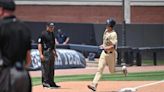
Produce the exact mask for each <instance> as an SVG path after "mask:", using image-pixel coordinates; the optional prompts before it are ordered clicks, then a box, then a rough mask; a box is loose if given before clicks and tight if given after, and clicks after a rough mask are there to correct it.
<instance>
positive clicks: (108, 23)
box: [106, 18, 116, 27]
mask: <svg viewBox="0 0 164 92" xmlns="http://www.w3.org/2000/svg"><path fill="white" fill-rule="evenodd" d="M115 24H116V22H115V20H113V19H111V18H110V19H107V20H106V25H107V26H110V27H114V26H115Z"/></svg>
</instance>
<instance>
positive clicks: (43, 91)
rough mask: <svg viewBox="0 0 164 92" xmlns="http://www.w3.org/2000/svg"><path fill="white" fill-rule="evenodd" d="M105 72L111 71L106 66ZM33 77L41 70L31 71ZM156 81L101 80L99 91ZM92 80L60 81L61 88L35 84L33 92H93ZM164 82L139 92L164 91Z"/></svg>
mask: <svg viewBox="0 0 164 92" xmlns="http://www.w3.org/2000/svg"><path fill="white" fill-rule="evenodd" d="M96 70H97V68H96V67H87V68H85V69H63V70H56V71H55V73H56V75H78V74H95V72H96ZM128 70H129V72H146V71H159V70H164V66H141V67H137V66H133V67H128ZM104 73H109V71H108V69H107V68H105V70H104ZM30 75H31V76H32V77H38V76H41V72H40V71H33V72H30ZM152 82H155V81H100V82H99V86H98V89H97V92H118V91H119V90H120V89H122V88H127V87H137V86H141V85H145V84H149V83H152ZM90 83H91V81H78V82H59V83H58V84H59V85H61V88H60V89H48V88H43V87H42V86H41V85H39V86H34V87H33V91H32V92H91V91H90V90H89V89H88V88H87V85H88V84H90ZM163 90H164V82H163V83H158V84H155V85H151V86H147V87H143V88H139V89H138V90H137V92H163Z"/></svg>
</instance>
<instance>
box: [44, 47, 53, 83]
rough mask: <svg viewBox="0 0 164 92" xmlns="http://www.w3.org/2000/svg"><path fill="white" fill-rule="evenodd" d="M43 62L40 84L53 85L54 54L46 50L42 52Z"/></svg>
mask: <svg viewBox="0 0 164 92" xmlns="http://www.w3.org/2000/svg"><path fill="white" fill-rule="evenodd" d="M43 54H44V57H45V61H42V63H41V64H42V65H41V70H42V83H46V84H50V85H51V84H54V61H55V57H54V53H53V51H52V50H47V51H44V52H43Z"/></svg>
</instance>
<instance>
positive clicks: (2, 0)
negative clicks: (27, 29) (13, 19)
mask: <svg viewBox="0 0 164 92" xmlns="http://www.w3.org/2000/svg"><path fill="white" fill-rule="evenodd" d="M15 6H16V5H15V2H14V0H0V7H3V8H4V9H6V10H11V11H14V10H15Z"/></svg>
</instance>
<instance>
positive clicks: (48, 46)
mask: <svg viewBox="0 0 164 92" xmlns="http://www.w3.org/2000/svg"><path fill="white" fill-rule="evenodd" d="M54 30H55V25H54V23H47V29H46V31H43V32H42V34H41V36H40V37H39V38H38V50H39V53H40V58H41V69H42V85H43V87H48V88H59V87H60V86H58V85H57V84H56V83H55V82H54V61H55V56H57V54H56V48H55V47H56V46H55V36H54Z"/></svg>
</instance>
